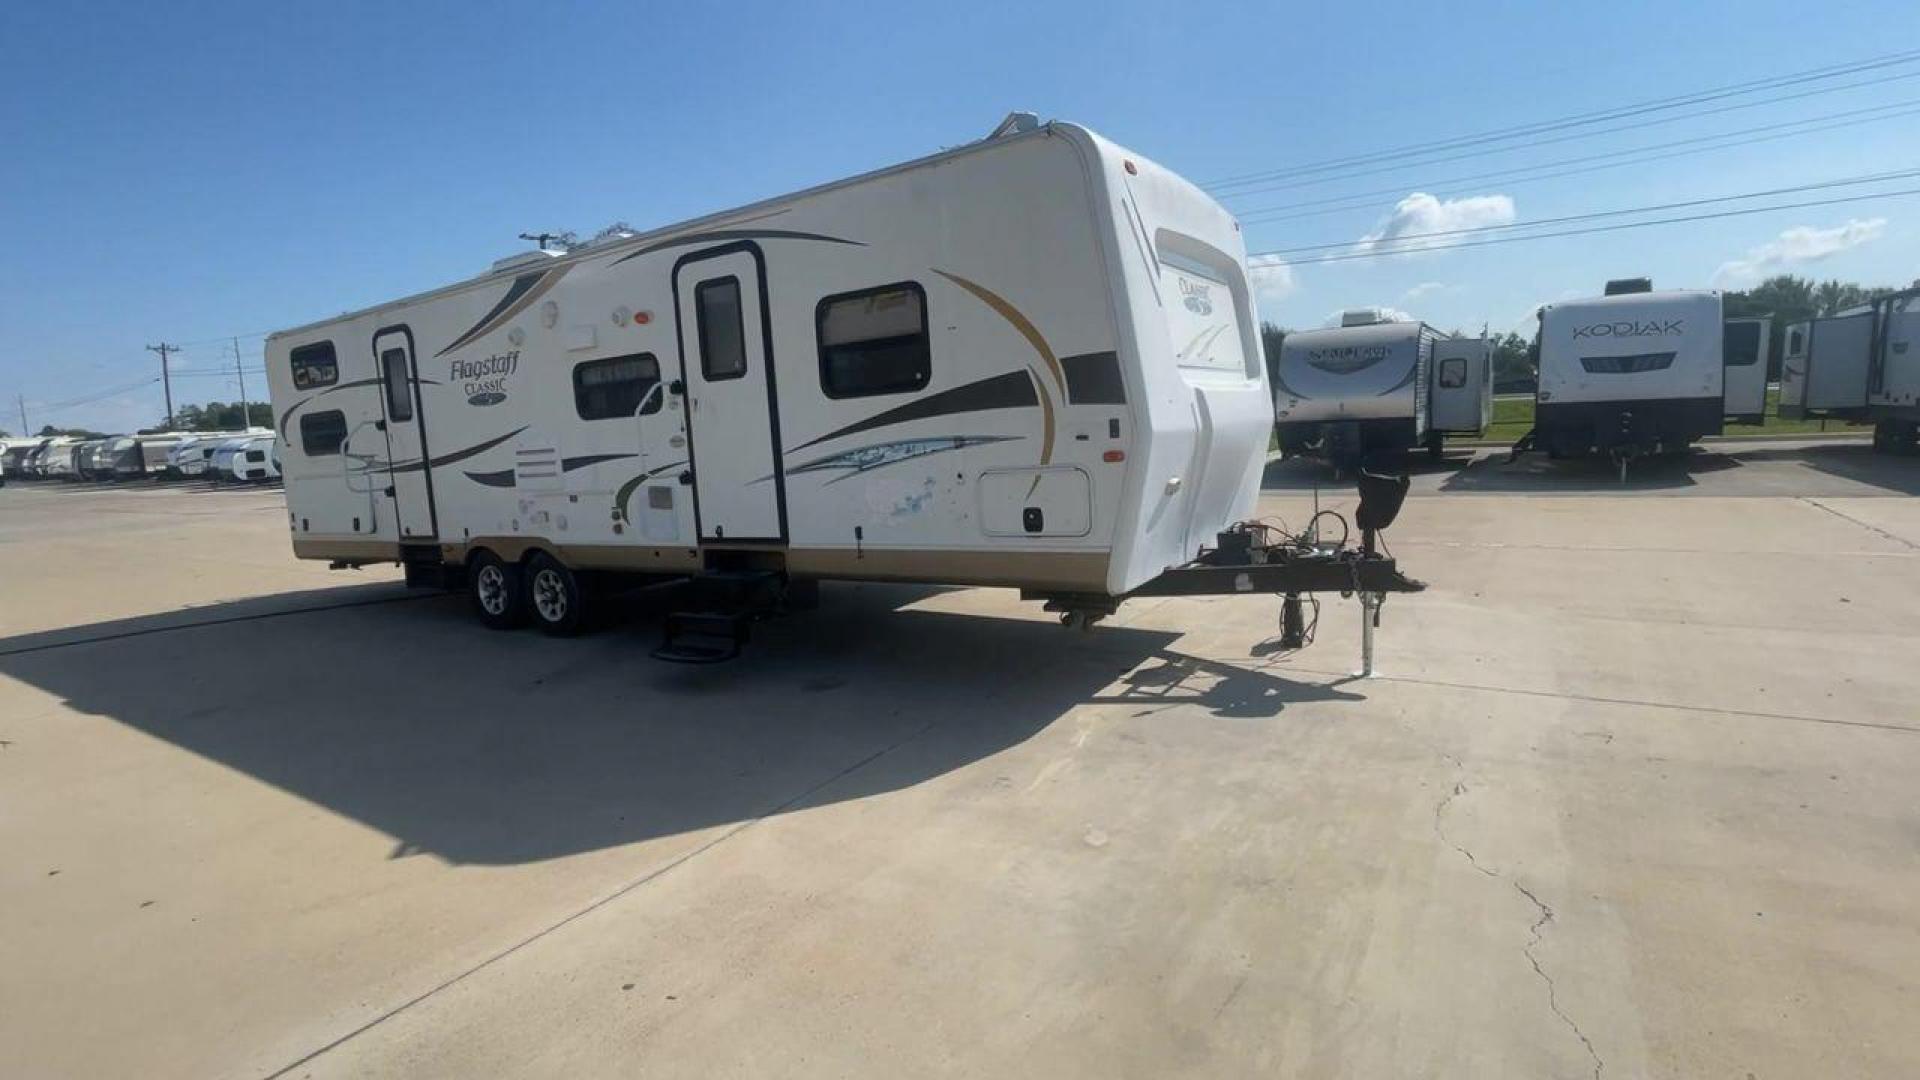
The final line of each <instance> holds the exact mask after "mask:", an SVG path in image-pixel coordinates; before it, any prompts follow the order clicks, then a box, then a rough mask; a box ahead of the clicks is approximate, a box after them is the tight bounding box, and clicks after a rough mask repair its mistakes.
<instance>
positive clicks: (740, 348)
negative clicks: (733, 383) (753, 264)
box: [693, 277, 747, 381]
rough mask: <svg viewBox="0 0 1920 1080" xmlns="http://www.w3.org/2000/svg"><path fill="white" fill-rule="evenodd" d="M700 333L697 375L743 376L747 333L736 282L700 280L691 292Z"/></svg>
mask: <svg viewBox="0 0 1920 1080" xmlns="http://www.w3.org/2000/svg"><path fill="white" fill-rule="evenodd" d="M693 303H694V307H695V308H696V309H697V310H696V318H697V321H698V323H699V330H700V373H701V374H703V375H705V376H706V377H707V378H708V380H710V381H714V380H719V379H737V378H739V377H740V376H742V375H745V374H746V373H747V332H746V324H745V323H744V322H743V321H742V318H741V312H740V279H738V278H730V277H729V278H716V279H714V280H712V281H703V282H701V283H700V284H699V286H698V287H697V288H695V289H694V290H693Z"/></svg>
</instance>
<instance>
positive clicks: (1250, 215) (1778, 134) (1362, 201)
mask: <svg viewBox="0 0 1920 1080" xmlns="http://www.w3.org/2000/svg"><path fill="white" fill-rule="evenodd" d="M1912 106H1920V98H1909V99H1907V100H1906V101H1896V102H1892V103H1889V104H1886V105H1873V106H1869V107H1867V108H1864V109H1848V110H1845V111H1842V112H1837V113H1829V114H1827V115H1825V116H1816V117H1809V118H1807V119H1805V120H1788V121H1784V122H1781V123H1777V124H1761V125H1759V126H1758V127H1750V128H1741V129H1738V130H1735V131H1728V132H1722V133H1720V134H1718V135H1697V136H1694V137H1692V138H1687V139H1675V140H1673V141H1671V142H1664V143H1653V144H1651V145H1649V146H1641V147H1633V148H1627V149H1621V150H1609V151H1607V152H1605V153H1601V154H1588V155H1585V156H1582V157H1575V158H1562V159H1560V160H1559V161H1544V162H1540V163H1539V164H1536V165H1521V166H1518V167H1515V168H1511V169H1499V170H1495V171H1493V172H1485V173H1474V174H1472V175H1469V176H1456V177H1453V178H1451V179H1447V180H1439V181H1427V182H1423V183H1417V184H1411V185H1408V184H1400V185H1396V186H1394V187H1390V188H1379V189H1376V190H1374V191H1369V192H1364V193H1362V194H1359V195H1334V196H1329V197H1327V198H1324V199H1310V200H1307V201H1305V202H1297V203H1283V204H1281V205H1278V206H1266V207H1261V208H1260V209H1258V210H1249V211H1247V212H1246V213H1244V214H1241V215H1238V216H1239V218H1240V220H1241V221H1242V222H1243V223H1248V224H1254V223H1257V224H1270V223H1272V222H1275V221H1294V220H1298V219H1300V218H1308V217H1320V216H1323V215H1325V214H1333V213H1339V212H1341V211H1345V210H1360V209H1367V208H1370V207H1373V206H1376V205H1378V204H1377V203H1376V202H1375V201H1374V200H1376V199H1377V198H1380V197H1384V196H1391V195H1401V194H1403V193H1405V192H1406V191H1407V190H1408V189H1409V188H1412V189H1414V190H1426V189H1441V188H1445V187H1447V186H1449V185H1456V184H1470V183H1478V182H1481V181H1487V180H1499V181H1502V182H1504V183H1506V184H1508V185H1509V186H1511V185H1514V184H1531V183H1536V182H1538V181H1542V180H1556V179H1559V178H1561V177H1564V176H1577V175H1580V174H1583V173H1590V172H1599V171H1602V170H1605V169H1617V168H1621V167H1623V166H1626V165H1642V164H1646V163H1648V162H1653V161H1665V160H1668V159H1670V158H1677V157H1686V156H1688V155H1690V154H1704V153H1710V152H1712V151H1715V150H1729V149H1732V148H1734V147H1736V146H1748V145H1751V144H1753V143H1760V142H1768V141H1771V140H1774V139H1784V138H1790V137H1792V136H1795V135H1813V134H1817V133H1820V132H1824V131H1833V130H1837V129H1839V128H1845V127H1857V126H1859V125H1861V124H1871V123H1877V122H1879V121H1882V120H1893V119H1897V118H1899V117H1902V116H1910V115H1913V114H1914V113H1917V112H1920V108H1913V107H1912ZM1889 109H1899V110H1901V111H1897V112H1887V111H1886V110H1889ZM1865 114H1879V115H1865ZM1844 117H1854V118H1855V119H1848V120H1843V121H1842V122H1838V123H1831V124H1829V123H1825V121H1829V120H1840V119H1841V118H1844ZM1804 125H1817V126H1812V127H1806V129H1805V130H1803V131H1787V130H1781V129H1785V128H1797V127H1802V126H1804ZM1755 132H1769V133H1770V134H1764V135H1760V136H1759V137H1757V138H1747V139H1736V138H1735V137H1736V136H1742V135H1751V134H1753V133H1755ZM1720 139H1733V140H1735V141H1731V142H1727V143H1724V144H1722V145H1719V146H1700V147H1695V148H1694V149H1690V150H1681V151H1678V152H1674V153H1653V151H1656V150H1666V149H1668V148H1671V147H1676V146H1690V145H1692V144H1695V143H1700V142H1712V141H1716V140H1720ZM1643 154H1644V155H1647V156H1644V157H1641V156H1639V155H1643ZM1616 158H1623V159H1626V160H1611V159H1616ZM1594 161H1599V162H1601V164H1598V165H1585V166H1584V167H1581V168H1572V169H1563V170H1561V171H1559V172H1547V173H1545V174H1544V175H1541V176H1527V175H1525V174H1527V173H1530V172H1537V171H1539V170H1541V169H1549V170H1551V169H1555V168H1558V167H1559V166H1562V165H1581V164H1582V163H1585V162H1594ZM1329 204H1339V205H1329ZM1306 207H1324V209H1318V210H1311V211H1307V212H1304V213H1297V214H1285V215H1281V216H1277V217H1276V216H1269V215H1273V214H1275V213H1277V212H1278V211H1281V210H1295V209H1302V208H1306Z"/></svg>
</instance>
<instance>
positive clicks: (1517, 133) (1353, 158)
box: [1202, 50, 1920, 189]
mask: <svg viewBox="0 0 1920 1080" xmlns="http://www.w3.org/2000/svg"><path fill="white" fill-rule="evenodd" d="M1916 59H1920V50H1910V51H1907V52H1900V53H1889V54H1886V55H1883V56H1877V57H1872V58H1869V59H1867V60H1861V61H1855V62H1851V63H1846V64H1833V65H1828V66H1827V67H1822V68H1811V69H1808V70H1806V71H1800V72H1793V73H1790V74H1787V75H1777V76H1771V77H1768V78H1764V79H1755V80H1752V81H1749V82H1744V83H1735V84H1733V85H1731V86H1725V87H1719V88H1716V89H1712V90H1703V91H1696V92H1693V93H1688V94H1679V95H1674V96H1671V97H1665V98H1655V99H1653V100H1650V101H1644V102H1639V103H1637V104H1634V105H1626V106H1617V107H1615V108H1611V109H1599V110H1594V111H1591V112H1585V113H1575V114H1573V115H1571V116H1564V117H1560V118H1559V119H1556V120H1544V121H1535V122H1533V123H1529V124H1519V125H1515V126H1512V127H1506V128H1497V129H1494V130H1491V131H1483V132H1477V133H1474V134H1470V135H1458V136H1453V137H1450V138H1446V139H1435V140H1430V141H1428V142H1424V143H1412V144H1408V145H1405V146H1399V147H1394V148H1391V149H1387V150H1377V151H1372V152H1368V153H1362V154H1349V155H1347V156H1345V157H1337V158H1329V159H1325V160H1322V161H1318V162H1310V163H1308V164H1305V165H1298V166H1294V167H1291V168H1288V169H1269V170H1263V171H1261V172H1255V173H1244V174H1241V175H1239V176H1234V177H1227V178H1225V179H1221V180H1216V181H1213V182H1211V183H1208V184H1203V185H1202V186H1203V187H1206V188H1209V189H1213V188H1226V187H1238V186H1241V185H1243V184H1247V183H1252V182H1255V181H1258V180H1262V179H1266V178H1270V177H1274V176H1278V175H1301V174H1305V173H1314V172H1326V171H1329V170H1333V169H1340V168H1346V167H1349V166H1353V165H1365V164H1372V163H1374V162H1377V161H1383V160H1388V159H1391V158H1398V157H1408V156H1418V155H1420V154H1425V153H1433V152H1437V151H1442V150H1452V149H1457V148H1460V147H1463V146H1474V145H1484V144H1485V143H1488V142H1503V141H1506V140H1509V139H1517V138H1524V137H1526V136H1529V135H1537V134H1543V133H1546V132H1550V131H1558V130H1564V129H1566V128H1569V127H1578V126H1584V125H1587V124H1596V123H1605V122H1606V121H1609V120H1619V119H1624V118H1626V117H1630V116H1643V115H1646V114H1648V113H1653V112H1662V111H1665V110H1668V109H1676V108H1684V107H1686V106H1688V105H1698V104H1702V103H1704V102H1708V101H1718V100H1723V99H1725V98H1729V97H1738V96H1741V95H1745V94H1752V93H1758V92H1760V91H1763V90H1772V89H1777V88H1779V87H1783V86H1794V85H1798V84H1801V83H1807V82H1816V81H1819V80H1822V79H1831V78H1837V77H1839V76H1843V75H1851V74H1855V73H1857V72H1862V71H1872V70H1876V69H1879V68H1885V67H1893V66H1897V65H1900V64H1907V63H1911V62H1913V61H1914V60H1916Z"/></svg>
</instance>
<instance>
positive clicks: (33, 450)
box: [0, 436, 48, 480]
mask: <svg viewBox="0 0 1920 1080" xmlns="http://www.w3.org/2000/svg"><path fill="white" fill-rule="evenodd" d="M47 441H48V440H47V439H46V438H45V437H44V436H34V437H31V438H24V439H13V440H10V441H9V442H8V443H7V444H6V448H5V450H0V477H5V478H6V479H8V480H24V479H26V478H28V477H30V476H32V475H33V472H32V465H33V461H34V455H36V454H38V453H39V452H40V448H41V447H43V446H45V445H46V444H47Z"/></svg>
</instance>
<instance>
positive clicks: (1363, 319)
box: [1340, 307, 1393, 326]
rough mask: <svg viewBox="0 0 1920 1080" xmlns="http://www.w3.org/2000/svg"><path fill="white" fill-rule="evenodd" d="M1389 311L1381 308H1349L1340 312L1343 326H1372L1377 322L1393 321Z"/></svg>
mask: <svg viewBox="0 0 1920 1080" xmlns="http://www.w3.org/2000/svg"><path fill="white" fill-rule="evenodd" d="M1392 321H1393V320H1392V319H1390V318H1388V317H1387V313H1386V312H1385V311H1383V310H1381V309H1380V308H1374V307H1357V308H1348V309H1347V310H1345V311H1343V312H1341V313H1340V325H1341V326H1372V325H1374V324H1375V323H1383V322H1392Z"/></svg>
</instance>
